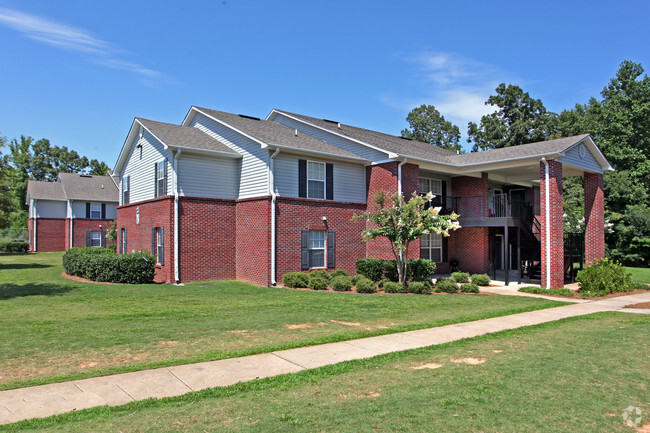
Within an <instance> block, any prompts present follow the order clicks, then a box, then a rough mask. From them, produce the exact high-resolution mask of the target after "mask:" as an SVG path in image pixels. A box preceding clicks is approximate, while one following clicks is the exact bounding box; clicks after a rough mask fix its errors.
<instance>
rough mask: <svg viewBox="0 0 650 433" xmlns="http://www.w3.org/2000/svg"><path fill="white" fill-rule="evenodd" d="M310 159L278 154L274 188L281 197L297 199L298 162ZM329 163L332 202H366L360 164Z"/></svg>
mask: <svg viewBox="0 0 650 433" xmlns="http://www.w3.org/2000/svg"><path fill="white" fill-rule="evenodd" d="M299 159H310V158H307V157H299V156H294V155H290V154H283V153H282V152H280V154H279V155H278V156H276V157H275V162H274V171H275V188H276V192H277V193H278V194H279V195H280V196H282V197H298V160H299ZM323 162H331V163H332V164H333V170H334V200H338V201H347V202H356V203H364V202H365V201H366V168H365V167H364V166H363V165H362V164H354V163H348V162H339V161H328V160H323Z"/></svg>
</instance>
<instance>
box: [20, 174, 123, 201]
mask: <svg viewBox="0 0 650 433" xmlns="http://www.w3.org/2000/svg"><path fill="white" fill-rule="evenodd" d="M118 197H119V191H118V189H117V186H116V185H115V182H113V179H112V178H111V176H93V175H84V174H74V173H59V176H58V178H57V180H56V181H55V182H42V181H35V180H30V181H28V182H27V197H26V198H27V203H29V200H30V199H32V198H33V199H38V200H59V201H63V200H89V201H101V202H115V203H117V202H118Z"/></svg>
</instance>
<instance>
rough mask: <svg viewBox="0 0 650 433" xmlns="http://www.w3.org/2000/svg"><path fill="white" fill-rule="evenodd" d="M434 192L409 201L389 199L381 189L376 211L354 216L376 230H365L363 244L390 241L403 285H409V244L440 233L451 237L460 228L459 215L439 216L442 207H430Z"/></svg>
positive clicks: (376, 197)
mask: <svg viewBox="0 0 650 433" xmlns="http://www.w3.org/2000/svg"><path fill="white" fill-rule="evenodd" d="M433 197H434V196H433V194H432V193H431V192H429V193H427V194H426V195H424V196H421V195H418V194H416V193H413V196H412V197H411V198H410V199H409V200H408V201H406V200H405V199H404V197H403V196H402V195H401V194H397V193H396V194H393V195H391V196H387V195H386V193H385V192H384V191H383V190H381V191H379V192H378V193H377V195H376V196H375V197H374V199H373V202H374V207H375V208H374V212H368V213H365V214H362V215H355V216H354V218H353V219H354V221H358V220H361V219H366V220H368V221H370V222H371V223H372V224H373V225H374V227H372V228H369V229H366V230H364V231H363V233H362V236H363V240H364V241H366V242H367V241H371V240H374V239H377V238H380V237H385V238H387V239H388V241H389V242H390V246H391V249H392V251H393V255H394V256H395V263H396V264H397V273H398V275H399V281H400V283H402V284H404V283H406V276H407V275H408V272H407V270H408V262H407V257H408V251H409V244H410V243H411V242H413V241H415V240H417V239H419V238H420V237H422V236H423V235H426V234H429V233H440V234H442V235H443V236H449V230H456V229H459V228H460V224H458V215H456V214H455V213H452V214H451V215H440V208H439V207H428V206H427V204H428V203H429V202H430V201H431V199H432V198H433Z"/></svg>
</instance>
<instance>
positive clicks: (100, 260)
mask: <svg viewBox="0 0 650 433" xmlns="http://www.w3.org/2000/svg"><path fill="white" fill-rule="evenodd" d="M63 270H64V271H65V272H66V273H67V274H68V275H75V276H78V277H82V278H86V279H88V280H91V281H101V282H110V283H126V284H148V283H151V282H153V277H154V274H155V272H156V259H155V257H154V256H152V255H151V254H149V253H148V252H146V251H144V252H139V253H133V254H115V253H114V252H113V251H111V250H109V249H106V248H89V247H85V248H70V249H69V250H68V251H66V252H65V254H63Z"/></svg>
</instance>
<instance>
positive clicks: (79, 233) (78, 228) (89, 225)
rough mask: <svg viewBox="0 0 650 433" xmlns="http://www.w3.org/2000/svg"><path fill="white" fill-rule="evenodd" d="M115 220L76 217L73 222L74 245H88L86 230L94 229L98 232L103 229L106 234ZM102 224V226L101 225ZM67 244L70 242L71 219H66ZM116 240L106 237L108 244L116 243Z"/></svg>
mask: <svg viewBox="0 0 650 433" xmlns="http://www.w3.org/2000/svg"><path fill="white" fill-rule="evenodd" d="M112 223H113V220H109V219H86V218H75V219H74V220H73V222H72V230H73V238H72V246H73V247H85V246H86V232H88V231H93V232H98V231H102V232H104V234H106V230H108V228H109V227H110V226H111V224H112ZM100 226H101V227H100ZM66 232H67V235H66V244H68V243H69V242H70V219H69V218H68V219H67V220H66ZM114 243H115V241H114V240H111V239H106V244H107V245H109V244H114Z"/></svg>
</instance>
